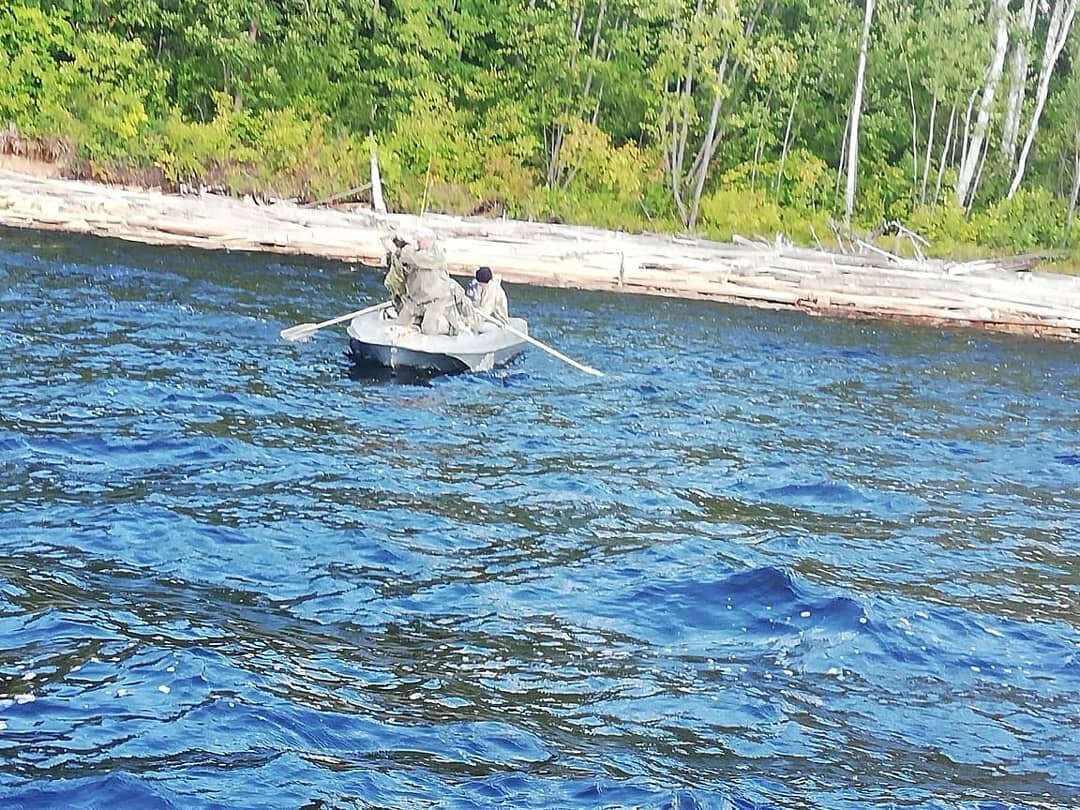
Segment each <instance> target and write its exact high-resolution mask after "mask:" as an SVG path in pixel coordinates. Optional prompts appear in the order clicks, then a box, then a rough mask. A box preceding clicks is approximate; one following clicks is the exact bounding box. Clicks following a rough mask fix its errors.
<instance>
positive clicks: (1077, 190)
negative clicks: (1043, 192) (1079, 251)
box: [1065, 132, 1080, 242]
mask: <svg viewBox="0 0 1080 810" xmlns="http://www.w3.org/2000/svg"><path fill="white" fill-rule="evenodd" d="M1077 198H1080V132H1077V133H1076V149H1075V151H1074V152H1073V184H1072V194H1071V195H1070V197H1069V215H1068V217H1066V219H1065V239H1066V241H1070V242H1071V241H1072V224H1073V216H1074V215H1075V214H1076V203H1077Z"/></svg>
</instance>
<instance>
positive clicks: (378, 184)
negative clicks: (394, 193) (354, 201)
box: [368, 133, 386, 214]
mask: <svg viewBox="0 0 1080 810" xmlns="http://www.w3.org/2000/svg"><path fill="white" fill-rule="evenodd" d="M368 134H369V135H370V137H371V204H372V206H373V207H374V208H375V211H376V212H377V213H379V214H385V213H386V201H385V200H384V199H383V190H382V177H381V175H380V174H379V156H378V155H377V154H376V153H375V136H374V135H372V134H371V133H368Z"/></svg>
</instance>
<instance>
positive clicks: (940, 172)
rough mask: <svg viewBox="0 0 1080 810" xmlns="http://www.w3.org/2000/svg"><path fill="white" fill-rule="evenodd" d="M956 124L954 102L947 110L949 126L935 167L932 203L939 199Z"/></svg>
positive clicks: (936, 202) (953, 144)
mask: <svg viewBox="0 0 1080 810" xmlns="http://www.w3.org/2000/svg"><path fill="white" fill-rule="evenodd" d="M955 126H956V104H955V103H954V104H953V105H952V109H951V110H949V126H948V127H946V128H945V145H944V146H942V147H941V159H940V160H939V161H938V167H937V185H936V186H935V188H934V202H933V204H934V205H937V204H938V202H939V201H940V200H941V181H942V178H943V177H944V176H945V164H946V163H948V162H949V147H950V146H951V147H953V149H954V150H955V149H956V143H955V142H954V141H953V129H954V128H955Z"/></svg>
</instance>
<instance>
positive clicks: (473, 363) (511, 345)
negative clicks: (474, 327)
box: [348, 310, 528, 374]
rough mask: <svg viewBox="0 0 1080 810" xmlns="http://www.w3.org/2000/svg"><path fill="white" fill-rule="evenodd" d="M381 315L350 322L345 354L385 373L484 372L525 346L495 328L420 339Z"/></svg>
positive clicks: (518, 325) (524, 327)
mask: <svg viewBox="0 0 1080 810" xmlns="http://www.w3.org/2000/svg"><path fill="white" fill-rule="evenodd" d="M386 312H387V311H386V310H383V311H379V312H374V313H370V314H368V315H361V316H359V317H356V318H354V319H353V320H352V322H350V324H349V327H348V333H349V353H350V355H351V356H352V357H353V358H354V359H355V360H358V361H367V362H372V363H377V364H378V365H381V366H385V367H386V368H390V369H404V370H409V371H424V372H430V373H436V374H457V373H460V372H464V371H490V370H491V369H494V368H499V367H500V366H504V365H506V364H507V363H509V362H510V361H511V360H513V359H514V358H515V357H517V355H519V354H521V352H522V351H523V350H524V349H525V346H526V343H527V342H526V341H525V340H523V339H522V338H521V337H519V336H517V335H514V334H513V333H511V332H510V331H509V330H507V329H505V328H499V327H495V326H492V327H491V328H490V329H488V330H485V331H482V332H479V333H477V334H471V335H462V336H458V337H451V336H449V335H423V334H421V333H420V332H419V331H417V330H415V329H405V328H403V327H401V326H398V325H397V324H396V323H395V321H394V320H393V318H390V317H387V315H386V314H384V313H386ZM387 314H389V313H387ZM510 325H511V326H512V327H513V328H514V329H515V330H517V331H518V332H521V333H523V334H528V324H527V323H526V322H525V321H524V320H523V319H521V318H511V319H510Z"/></svg>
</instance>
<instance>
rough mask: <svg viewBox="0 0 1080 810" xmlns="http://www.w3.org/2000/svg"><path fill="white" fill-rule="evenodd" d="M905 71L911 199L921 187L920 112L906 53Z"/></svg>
mask: <svg viewBox="0 0 1080 810" xmlns="http://www.w3.org/2000/svg"><path fill="white" fill-rule="evenodd" d="M904 72H905V73H906V74H907V88H908V100H909V101H910V102H911V199H912V200H914V199H915V198H916V195H917V194H918V188H919V113H918V110H917V108H916V106H915V87H914V86H913V85H912V83H911V67H910V66H909V65H908V61H907V54H905V55H904Z"/></svg>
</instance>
